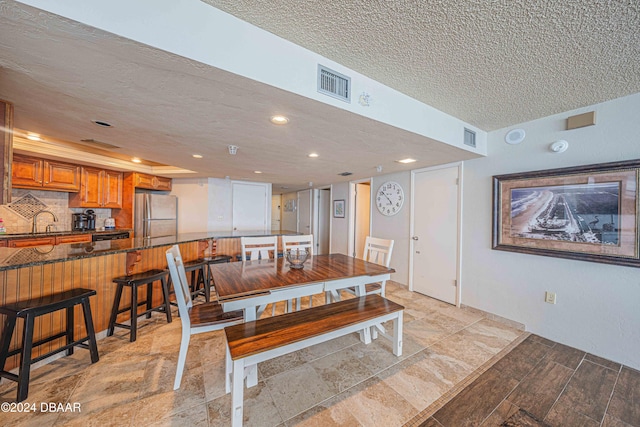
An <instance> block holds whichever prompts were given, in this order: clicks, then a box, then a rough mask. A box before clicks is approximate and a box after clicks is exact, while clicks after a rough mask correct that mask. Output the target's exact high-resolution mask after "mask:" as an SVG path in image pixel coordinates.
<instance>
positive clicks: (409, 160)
mask: <svg viewBox="0 0 640 427" xmlns="http://www.w3.org/2000/svg"><path fill="white" fill-rule="evenodd" d="M396 161H397V162H398V163H413V162H415V161H416V159H412V158H406V159H402V160H396Z"/></svg>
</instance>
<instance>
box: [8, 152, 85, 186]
mask: <svg viewBox="0 0 640 427" xmlns="http://www.w3.org/2000/svg"><path fill="white" fill-rule="evenodd" d="M11 181H12V182H11V185H12V186H13V187H16V188H37V189H40V190H58V191H69V192H76V191H79V190H80V167H79V166H78V165H72V164H69V163H64V162H57V161H53V160H44V159H39V158H37V157H30V156H22V155H20V154H14V155H13V162H12V171H11Z"/></svg>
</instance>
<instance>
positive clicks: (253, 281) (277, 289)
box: [211, 254, 395, 322]
mask: <svg viewBox="0 0 640 427" xmlns="http://www.w3.org/2000/svg"><path fill="white" fill-rule="evenodd" d="M391 273H395V270H394V269H393V268H389V267H385V266H383V265H379V264H375V263H372V262H367V261H364V260H362V259H359V258H355V257H352V256H348V255H344V254H326V255H313V256H311V257H309V259H307V260H306V261H305V263H304V267H303V268H291V267H290V265H289V263H288V262H287V260H286V259H285V258H277V259H263V260H254V261H244V262H232V263H223V264H212V265H211V275H212V277H213V283H214V287H215V292H216V294H217V297H218V302H219V303H220V304H221V305H222V308H223V310H224V311H225V312H228V311H235V310H244V319H245V321H247V322H248V321H252V320H256V319H257V318H258V317H259V313H260V312H261V311H260V310H261V308H264V307H265V306H266V305H267V304H269V303H276V302H279V301H287V300H293V299H295V298H300V297H303V296H311V295H315V294H319V293H323V292H330V293H334V295H335V293H336V292H339V290H340V289H345V288H355V290H356V295H358V296H359V295H364V294H365V285H366V284H367V283H374V282H380V281H383V280H389V279H390V277H391Z"/></svg>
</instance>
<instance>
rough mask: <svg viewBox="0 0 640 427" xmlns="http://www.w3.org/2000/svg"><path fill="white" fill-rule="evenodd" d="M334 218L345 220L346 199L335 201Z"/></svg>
mask: <svg viewBox="0 0 640 427" xmlns="http://www.w3.org/2000/svg"><path fill="white" fill-rule="evenodd" d="M333 217H334V218H344V199H343V200H334V201H333Z"/></svg>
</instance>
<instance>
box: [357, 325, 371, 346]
mask: <svg viewBox="0 0 640 427" xmlns="http://www.w3.org/2000/svg"><path fill="white" fill-rule="evenodd" d="M359 333H360V341H362V342H363V343H365V344H371V328H370V327H367V328H364V329H361V330H360V331H359Z"/></svg>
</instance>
